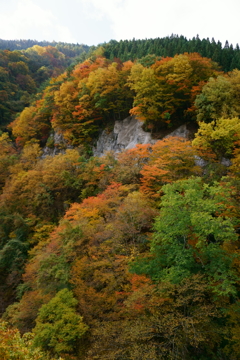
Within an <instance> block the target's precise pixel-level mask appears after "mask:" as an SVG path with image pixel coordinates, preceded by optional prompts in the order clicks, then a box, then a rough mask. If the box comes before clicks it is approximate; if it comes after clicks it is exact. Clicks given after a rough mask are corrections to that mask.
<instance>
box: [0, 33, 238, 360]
mask: <svg viewBox="0 0 240 360" xmlns="http://www.w3.org/2000/svg"><path fill="white" fill-rule="evenodd" d="M129 116H132V117H135V118H137V119H138V120H139V121H141V123H142V128H143V129H144V131H146V132H149V133H150V134H151V136H152V139H153V141H152V143H149V144H141V143H139V144H137V146H136V147H134V148H131V149H125V150H122V151H121V152H118V153H115V152H113V151H108V152H106V153H105V154H104V156H101V157H98V156H94V153H93V147H94V146H95V145H96V142H97V140H98V138H99V135H100V134H101V133H102V132H103V130H104V131H105V132H106V133H111V132H112V131H113V128H114V123H115V121H116V120H117V121H123V120H124V119H125V118H127V117H129ZM239 119H240V49H239V47H238V45H237V46H236V48H233V46H232V45H231V44H228V42H226V44H225V45H222V44H221V43H220V42H217V43H216V42H215V40H214V39H212V40H211V41H210V40H209V39H203V40H200V39H199V38H198V36H197V37H196V38H193V39H191V40H187V39H186V38H184V37H183V36H178V35H172V36H171V37H167V38H162V39H160V38H158V39H149V40H135V39H133V40H131V41H130V40H125V41H122V40H121V41H119V42H117V41H115V40H111V41H110V42H109V43H104V44H100V45H99V46H92V47H88V46H86V45H79V44H66V43H55V42H54V43H44V42H42V43H38V42H36V41H35V42H34V41H32V40H19V41H5V40H1V39H0V316H1V318H0V358H1V359H2V360H80V359H81V360H94V359H95V360H107V359H109V360H150V359H151V360H239V359H240V239H239V235H240V216H239V199H240V120H239ZM182 125H184V126H186V128H187V129H188V137H187V138H186V137H179V136H172V135H171V133H172V131H173V130H175V129H177V128H178V127H179V126H182ZM56 134H58V139H60V140H59V142H58V143H57V142H56V140H55V139H56ZM167 135H168V136H167ZM46 149H47V151H48V153H46Z"/></svg>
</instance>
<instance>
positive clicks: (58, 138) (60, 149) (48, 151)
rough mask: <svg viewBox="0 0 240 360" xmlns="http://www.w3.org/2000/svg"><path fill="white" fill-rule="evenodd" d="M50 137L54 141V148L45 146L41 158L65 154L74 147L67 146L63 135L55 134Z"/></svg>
mask: <svg viewBox="0 0 240 360" xmlns="http://www.w3.org/2000/svg"><path fill="white" fill-rule="evenodd" d="M50 137H51V140H52V141H51V142H52V146H51V147H49V146H44V148H43V149H42V151H43V153H42V156H41V158H43V159H44V158H45V157H46V156H55V155H58V154H64V153H65V151H66V149H73V146H70V145H67V143H66V141H65V140H64V138H63V135H62V134H60V133H58V132H54V134H52V135H50Z"/></svg>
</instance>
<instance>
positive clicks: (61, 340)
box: [33, 289, 88, 354]
mask: <svg viewBox="0 0 240 360" xmlns="http://www.w3.org/2000/svg"><path fill="white" fill-rule="evenodd" d="M76 305H77V300H76V299H74V297H73V294H72V292H71V291H69V290H68V289H63V290H61V291H59V292H58V293H57V294H56V296H55V297H54V298H53V299H52V300H50V301H49V302H48V303H47V304H45V305H43V306H42V307H41V309H40V311H39V314H38V317H37V319H36V323H37V325H36V327H35V328H34V329H33V332H34V334H35V338H34V344H35V346H39V347H40V348H42V349H44V350H48V351H50V352H51V353H53V354H62V353H72V352H74V350H75V349H76V345H77V341H78V340H79V339H80V338H81V337H82V336H83V335H84V334H85V333H86V331H87V329H88V327H87V325H85V324H84V322H83V319H82V317H81V316H80V315H78V314H77V313H76V311H75V307H76Z"/></svg>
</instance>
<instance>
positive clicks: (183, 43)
mask: <svg viewBox="0 0 240 360" xmlns="http://www.w3.org/2000/svg"><path fill="white" fill-rule="evenodd" d="M103 47H104V49H105V52H104V55H105V56H106V57H107V58H109V59H114V58H120V59H121V60H122V61H127V60H134V59H140V58H142V57H143V56H146V55H148V54H155V55H157V56H164V57H166V56H174V55H176V54H183V53H185V52H188V53H193V52H198V53H199V54H200V55H202V56H204V57H208V58H211V59H212V60H213V61H216V62H217V63H219V65H220V66H221V67H222V70H223V71H225V72H226V71H232V70H233V69H240V50H239V45H238V44H237V45H236V47H233V45H232V44H229V43H228V41H226V42H225V45H224V46H223V45H222V43H221V42H220V41H218V42H216V41H215V40H214V39H213V38H212V40H211V41H210V40H209V38H207V39H202V40H201V39H200V38H199V37H198V36H196V37H193V38H192V39H191V40H188V39H187V38H186V37H184V36H178V35H171V36H170V37H164V38H156V39H145V40H135V39H133V40H120V41H116V40H111V41H110V42H109V43H107V44H104V45H103Z"/></svg>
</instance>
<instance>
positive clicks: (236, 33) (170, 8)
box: [0, 0, 240, 47]
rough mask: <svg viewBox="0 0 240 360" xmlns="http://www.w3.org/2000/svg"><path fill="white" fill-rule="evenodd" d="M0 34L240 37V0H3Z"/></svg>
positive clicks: (104, 38)
mask: <svg viewBox="0 0 240 360" xmlns="http://www.w3.org/2000/svg"><path fill="white" fill-rule="evenodd" d="M0 9H1V11H0V38H1V39H5V40H10V39H32V40H38V41H41V40H48V41H52V40H55V41H63V42H73V43H77V42H78V43H79V44H87V45H98V44H99V43H104V42H108V41H109V40H111V39H115V40H121V39H132V38H134V37H135V38H136V39H145V38H156V37H165V36H168V35H171V34H178V35H184V36H186V37H187V38H188V39H189V38H192V37H193V36H196V35H197V34H199V37H200V38H201V39H202V38H207V37H209V38H210V40H211V39H212V37H213V38H214V39H215V41H218V40H220V41H221V42H222V43H223V45H224V44H225V41H226V40H228V41H229V43H232V44H233V46H234V47H235V45H236V43H240V21H239V14H240V1H239V0H228V1H224V2H223V1H222V2H221V1H219V0H0Z"/></svg>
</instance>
